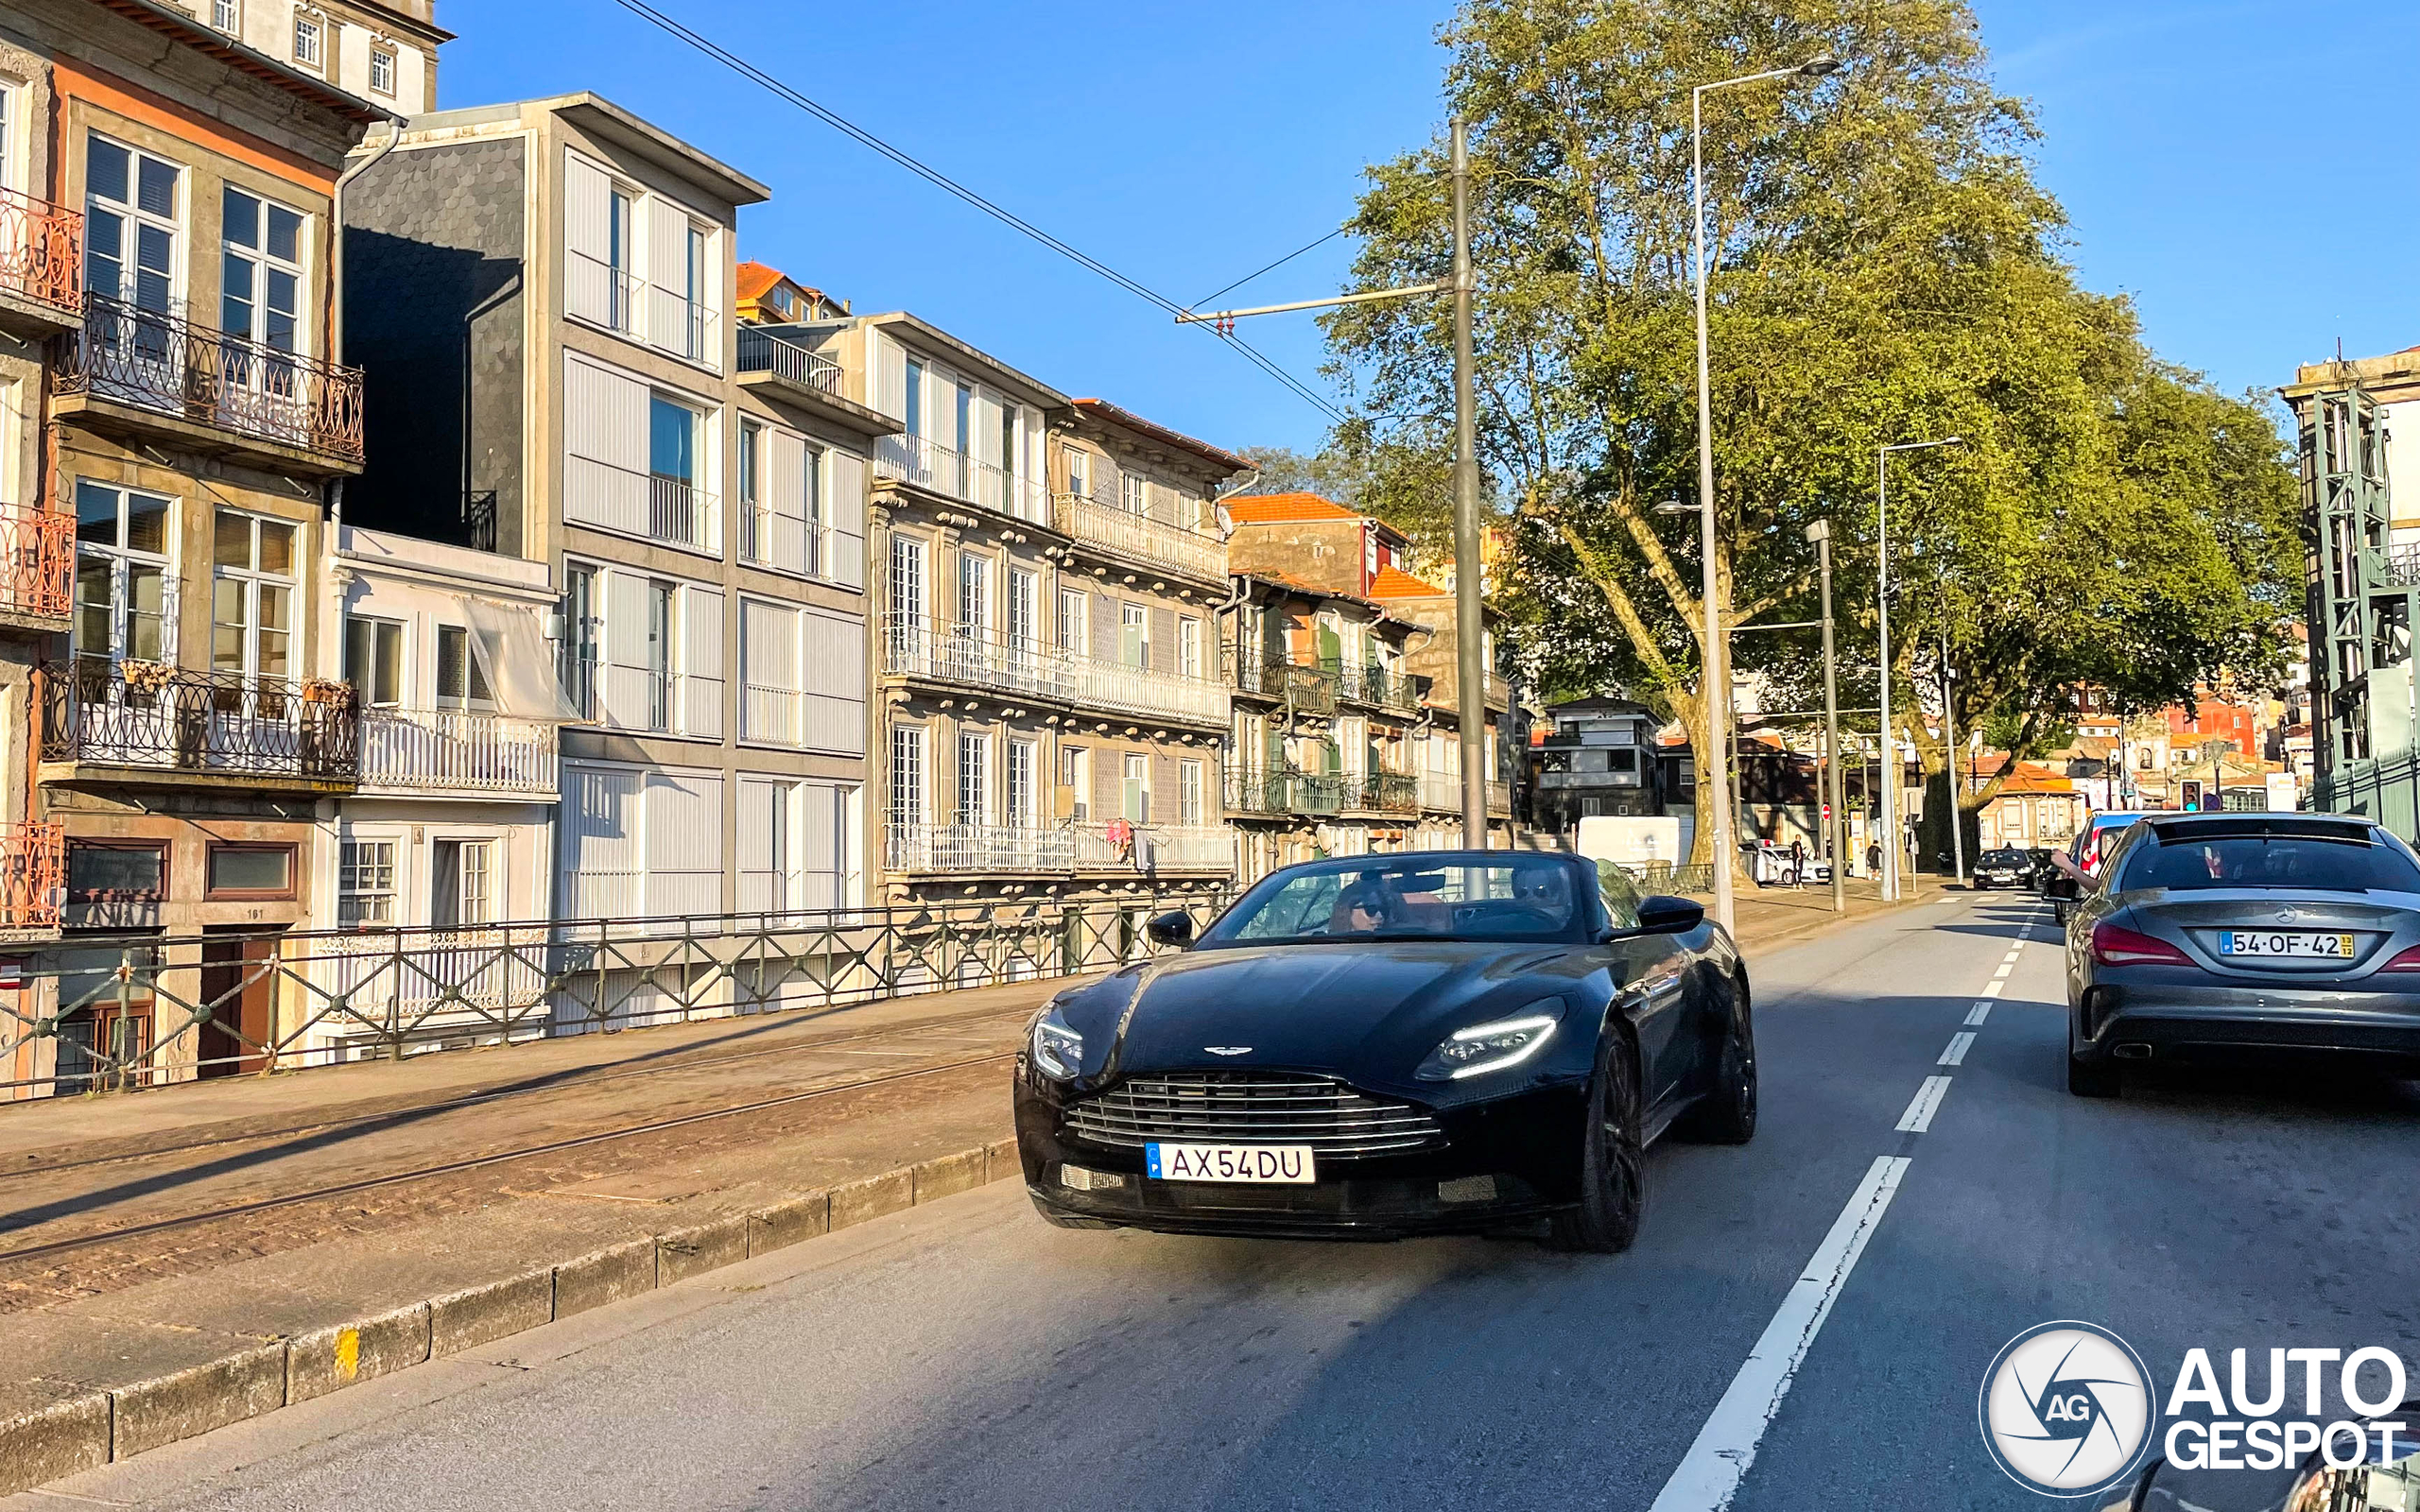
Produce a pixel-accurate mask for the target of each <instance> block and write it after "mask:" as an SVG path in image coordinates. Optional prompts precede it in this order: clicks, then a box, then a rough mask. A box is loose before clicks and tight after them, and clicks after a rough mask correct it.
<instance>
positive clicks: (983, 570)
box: [958, 552, 992, 632]
mask: <svg viewBox="0 0 2420 1512" xmlns="http://www.w3.org/2000/svg"><path fill="white" fill-rule="evenodd" d="M958 623H959V626H960V627H962V628H964V629H967V630H970V631H977V632H979V631H983V630H988V629H990V628H991V627H992V558H989V557H977V556H976V555H974V554H973V553H972V552H960V553H959V558H958Z"/></svg>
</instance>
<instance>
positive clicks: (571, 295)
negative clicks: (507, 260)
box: [563, 249, 720, 366]
mask: <svg viewBox="0 0 2420 1512" xmlns="http://www.w3.org/2000/svg"><path fill="white" fill-rule="evenodd" d="M563 275H564V278H565V279H566V280H567V282H568V287H567V288H566V290H565V292H564V297H563V309H564V312H565V313H566V314H568V315H570V316H572V317H573V318H576V319H581V320H589V321H594V322H595V323H596V324H597V325H601V326H603V327H605V328H606V329H607V330H609V331H618V332H620V333H621V334H623V335H628V336H633V337H636V338H637V339H639V340H641V341H645V342H646V343H648V345H649V346H653V347H660V348H662V349H663V350H664V351H666V352H671V353H673V354H674V355H676V356H681V357H686V358H689V359H690V360H691V361H693V362H702V363H706V364H709V365H711V366H719V365H720V357H719V355H718V354H717V352H715V351H714V327H715V316H714V311H713V310H712V309H710V308H708V307H707V306H706V305H705V304H702V303H700V302H699V301H695V300H692V299H690V298H689V297H688V296H687V295H686V294H685V293H683V292H681V291H680V290H677V289H670V288H664V287H661V286H659V285H657V284H654V283H648V281H647V280H646V279H643V278H640V277H638V276H637V275H636V274H634V273H632V272H631V271H630V270H629V269H628V268H623V267H615V266H614V265H613V264H611V263H608V262H606V261H605V260H604V259H603V258H600V257H596V256H595V255H593V254H591V253H588V252H583V251H579V250H578V249H573V250H572V251H570V252H569V254H568V255H567V256H566V257H565V258H564V259H563Z"/></svg>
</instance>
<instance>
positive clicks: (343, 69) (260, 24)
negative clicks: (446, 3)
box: [175, 0, 453, 115]
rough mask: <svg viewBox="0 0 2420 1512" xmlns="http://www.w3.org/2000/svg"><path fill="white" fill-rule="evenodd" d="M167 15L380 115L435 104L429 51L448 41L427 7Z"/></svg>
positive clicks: (189, 0) (337, 6)
mask: <svg viewBox="0 0 2420 1512" xmlns="http://www.w3.org/2000/svg"><path fill="white" fill-rule="evenodd" d="M175 8H176V9H181V10H184V11H188V12H190V13H191V14H192V16H193V18H194V19H195V20H197V21H199V22H201V23H202V24H204V25H205V26H209V27H210V28H211V29H212V30H214V31H216V32H218V33H219V34H221V35H222V36H225V37H227V38H229V39H231V40H233V41H235V42H239V43H243V44H244V45H245V46H246V47H247V48H249V49H251V51H252V52H254V53H257V54H259V55H260V56H262V57H264V58H273V59H276V60H279V61H281V62H283V63H284V64H285V65H286V66H287V67H288V68H291V69H293V70H294V71H295V72H296V73H298V74H303V75H307V76H309V77H313V78H317V79H320V80H322V81H324V82H326V83H329V84H333V85H335V86H336V87H337V89H340V90H342V91H344V92H345V93H346V94H352V95H354V96H356V97H357V98H360V99H363V100H366V101H368V102H369V103H371V104H372V105H375V106H378V107H380V108H382V109H384V110H389V111H393V112H396V113H398V114H401V115H418V114H421V113H423V112H426V111H428V110H430V109H432V108H433V107H434V106H435V105H436V103H437V50H438V48H439V46H440V45H441V44H442V43H447V42H451V41H452V40H453V33H451V32H448V31H444V30H442V29H441V28H440V27H439V26H438V25H437V16H436V9H437V8H436V5H435V3H434V0H384V3H381V0H175Z"/></svg>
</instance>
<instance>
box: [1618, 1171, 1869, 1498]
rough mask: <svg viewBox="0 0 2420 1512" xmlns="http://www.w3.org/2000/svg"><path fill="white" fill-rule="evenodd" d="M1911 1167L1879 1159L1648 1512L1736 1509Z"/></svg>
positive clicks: (1751, 1350) (1807, 1264)
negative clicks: (1794, 1383)
mask: <svg viewBox="0 0 2420 1512" xmlns="http://www.w3.org/2000/svg"><path fill="white" fill-rule="evenodd" d="M1907 1168H1908V1158H1907V1157H1905V1156H1901V1155H1885V1156H1880V1157H1877V1158H1876V1160H1875V1162H1874V1165H1873V1168H1872V1169H1870V1170H1868V1171H1867V1172H1866V1173H1865V1179H1864V1180H1863V1181H1861V1182H1859V1183H1858V1189H1857V1192H1856V1194H1854V1195H1852V1196H1851V1197H1850V1198H1849V1204H1848V1206H1847V1207H1845V1208H1842V1209H1841V1215H1840V1217H1839V1218H1838V1219H1836V1220H1834V1222H1833V1224H1832V1231H1831V1232H1830V1233H1828V1234H1825V1235H1824V1243H1823V1244H1822V1245H1820V1246H1817V1247H1816V1250H1815V1255H1814V1258H1813V1259H1811V1260H1809V1261H1807V1263H1806V1269H1805V1270H1803V1271H1801V1272H1800V1273H1799V1277H1798V1280H1797V1281H1796V1282H1794V1283H1793V1284H1792V1285H1791V1286H1790V1288H1789V1296H1787V1297H1783V1298H1782V1302H1781V1307H1780V1309H1779V1310H1778V1311H1776V1312H1775V1313H1774V1314H1773V1318H1772V1322H1770V1323H1768V1324H1766V1325H1765V1332H1764V1333H1763V1334H1762V1335H1760V1336H1759V1337H1758V1338H1757V1340H1756V1345H1755V1349H1750V1350H1749V1351H1748V1358H1747V1361H1746V1363H1744V1364H1743V1365H1741V1366H1739V1373H1738V1374H1737V1375H1736V1376H1734V1377H1732V1378H1731V1385H1730V1388H1729V1389H1728V1390H1726V1391H1724V1392H1723V1394H1722V1400H1720V1401H1718V1402H1716V1403H1715V1404H1714V1412H1713V1415H1712V1416H1710V1417H1707V1418H1706V1420H1705V1426H1704V1427H1703V1428H1701V1429H1699V1430H1698V1436H1697V1441H1696V1442H1695V1443H1693V1444H1691V1445H1690V1446H1689V1452H1687V1453H1686V1454H1685V1455H1683V1456H1682V1458H1681V1465H1680V1468H1679V1469H1675V1470H1674V1471H1673V1472H1672V1478H1671V1479H1670V1480H1668V1481H1666V1482H1665V1483H1664V1489H1663V1491H1662V1492H1661V1493H1659V1494H1658V1495H1657V1496H1656V1498H1655V1504H1654V1506H1653V1507H1651V1509H1650V1512H1720V1509H1721V1508H1724V1507H1727V1506H1729V1505H1730V1504H1731V1499H1732V1497H1734V1496H1735V1495H1737V1494H1738V1490H1739V1482H1740V1481H1741V1479H1742V1478H1744V1477H1745V1476H1746V1475H1747V1473H1748V1467H1749V1466H1750V1465H1752V1464H1754V1463H1755V1458H1756V1446H1757V1445H1758V1444H1760V1443H1762V1442H1763V1441H1764V1436H1765V1430H1766V1428H1768V1427H1769V1426H1771V1425H1772V1420H1773V1414H1775V1413H1777V1412H1779V1411H1780V1410H1781V1400H1782V1398H1784V1397H1786V1396H1788V1395H1789V1383H1790V1381H1791V1379H1792V1378H1793V1377H1795V1376H1796V1375H1797V1374H1798V1366H1799V1365H1800V1363H1801V1362H1803V1361H1804V1360H1805V1359H1806V1350H1807V1348H1808V1346H1810V1345H1812V1344H1813V1343H1814V1342H1815V1334H1816V1332H1817V1331H1818V1330H1820V1329H1822V1328H1823V1326H1824V1317H1825V1316H1827V1315H1828V1314H1830V1313H1831V1311H1832V1303H1833V1301H1834V1299H1835V1298H1837V1297H1839V1296H1840V1295H1841V1286H1843V1285H1844V1284H1846V1282H1847V1281H1848V1279H1849V1272H1850V1271H1851V1270H1853V1269H1855V1268H1856V1266H1857V1258H1858V1255H1860V1254H1862V1253H1864V1250H1865V1242H1866V1241H1867V1240H1868V1239H1870V1238H1872V1237H1873V1236H1874V1230H1875V1228H1876V1225H1878V1224H1880V1223H1881V1222H1882V1214H1883V1213H1884V1211H1887V1210H1888V1209H1889V1208H1890V1206H1891V1197H1892V1194H1893V1193H1895V1192H1897V1191H1898V1190H1899V1177H1900V1175H1901V1173H1903V1172H1905V1171H1906V1170H1907Z"/></svg>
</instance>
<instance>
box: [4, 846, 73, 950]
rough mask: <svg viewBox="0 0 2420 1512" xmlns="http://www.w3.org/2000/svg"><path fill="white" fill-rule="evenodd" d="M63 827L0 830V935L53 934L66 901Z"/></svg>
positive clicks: (65, 853)
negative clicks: (50, 932) (21, 932)
mask: <svg viewBox="0 0 2420 1512" xmlns="http://www.w3.org/2000/svg"><path fill="white" fill-rule="evenodd" d="M66 836H67V827H66V826H65V825H63V824H60V823H57V822H55V821H54V822H49V823H43V822H40V821H37V822H34V823H31V824H0V930H10V931H24V930H43V929H57V928H58V927H59V925H60V919H61V905H62V904H63V903H64V902H65V901H66V897H67V838H66Z"/></svg>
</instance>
